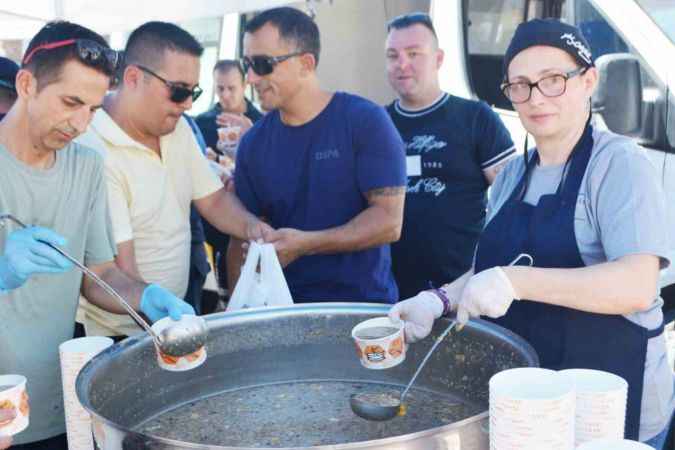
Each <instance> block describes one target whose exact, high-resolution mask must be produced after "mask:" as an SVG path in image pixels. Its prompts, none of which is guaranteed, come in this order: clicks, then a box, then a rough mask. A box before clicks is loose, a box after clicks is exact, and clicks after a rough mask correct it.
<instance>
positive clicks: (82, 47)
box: [23, 39, 121, 75]
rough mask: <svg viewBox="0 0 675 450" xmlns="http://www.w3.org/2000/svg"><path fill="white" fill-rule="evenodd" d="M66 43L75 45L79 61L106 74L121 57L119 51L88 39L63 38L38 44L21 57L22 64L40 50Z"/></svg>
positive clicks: (65, 44) (110, 72)
mask: <svg viewBox="0 0 675 450" xmlns="http://www.w3.org/2000/svg"><path fill="white" fill-rule="evenodd" d="M68 45H74V46H75V47H76V54H77V56H78V58H79V60H80V61H81V62H83V63H84V64H86V65H88V66H91V67H97V68H101V69H103V71H104V72H105V73H107V74H108V75H112V74H114V73H115V71H116V70H117V67H118V66H119V63H120V59H121V58H120V54H119V52H116V51H115V50H112V49H110V48H107V47H104V46H102V45H101V44H99V43H98V42H95V41H92V40H90V39H65V40H63V41H56V42H49V43H46V44H40V45H38V46H37V47H35V48H34V49H33V50H31V51H30V53H28V54H27V55H26V57H25V58H24V59H23V65H24V66H25V65H26V64H28V63H29V62H30V61H31V59H33V56H35V54H36V53H37V52H39V51H41V50H53V49H55V48H61V47H66V46H68Z"/></svg>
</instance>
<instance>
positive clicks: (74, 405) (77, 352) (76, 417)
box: [59, 336, 113, 450]
mask: <svg viewBox="0 0 675 450" xmlns="http://www.w3.org/2000/svg"><path fill="white" fill-rule="evenodd" d="M111 345H113V340H112V339H110V338H109V337H105V336H87V337H81V338H77V339H70V340H68V341H66V342H63V343H62V344H61V345H59V359H60V362H61V381H62V383H63V411H64V413H65V416H66V433H67V435H68V449H69V450H93V449H94V442H93V439H92V436H91V416H90V415H89V413H88V412H87V410H86V409H84V407H83V406H82V404H81V403H80V401H79V399H78V398H77V393H76V391H75V380H76V379H77V375H78V374H79V373H80V370H82V367H84V365H85V364H87V362H89V361H90V360H91V359H92V358H93V357H94V356H96V355H98V354H99V353H100V352H102V351H103V350H105V349H106V348H108V347H110V346H111Z"/></svg>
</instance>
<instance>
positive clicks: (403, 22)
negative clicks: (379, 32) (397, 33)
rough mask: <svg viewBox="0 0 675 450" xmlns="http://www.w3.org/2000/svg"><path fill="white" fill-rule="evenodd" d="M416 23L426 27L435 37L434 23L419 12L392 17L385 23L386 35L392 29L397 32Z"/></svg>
mask: <svg viewBox="0 0 675 450" xmlns="http://www.w3.org/2000/svg"><path fill="white" fill-rule="evenodd" d="M418 23H419V24H421V25H424V26H425V27H427V28H428V29H429V30H431V32H432V33H433V34H434V36H436V30H435V29H434V23H433V22H432V20H431V17H430V16H429V14H426V13H420V12H417V13H410V14H403V15H400V16H397V17H394V18H393V19H391V20H390V21H389V23H387V33H388V32H390V31H391V30H392V29H394V30H398V29H401V28H408V27H411V26H413V25H415V24H418Z"/></svg>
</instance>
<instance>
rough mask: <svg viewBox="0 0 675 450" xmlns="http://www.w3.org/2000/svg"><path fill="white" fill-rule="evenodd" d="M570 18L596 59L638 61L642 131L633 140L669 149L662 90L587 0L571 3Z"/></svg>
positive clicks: (648, 145)
mask: <svg viewBox="0 0 675 450" xmlns="http://www.w3.org/2000/svg"><path fill="white" fill-rule="evenodd" d="M567 17H569V16H567ZM573 17H574V22H575V23H576V24H577V26H578V27H579V28H580V29H581V31H582V32H583V33H584V36H586V39H587V40H588V43H589V45H590V46H591V51H592V52H593V56H594V57H595V58H596V59H597V58H598V57H600V56H602V55H607V54H612V53H630V54H632V55H633V56H635V57H636V58H638V61H640V65H641V67H642V70H641V76H642V127H641V130H640V131H639V132H638V133H637V135H635V136H634V137H635V138H637V139H638V141H639V142H640V144H642V145H644V146H646V147H650V148H654V149H667V148H669V147H670V145H669V144H668V136H667V134H666V129H667V127H666V123H667V116H668V113H669V111H668V110H669V106H670V107H672V104H671V105H669V103H668V97H667V92H666V89H665V86H663V85H662V84H661V83H657V82H656V81H655V79H654V78H653V77H652V76H651V75H650V74H649V73H648V72H647V71H646V70H645V65H644V63H643V62H642V61H641V60H640V57H639V55H638V54H637V53H636V52H635V50H634V49H632V48H631V47H630V46H629V45H627V44H626V43H625V42H624V40H623V39H622V38H621V36H620V35H619V33H617V32H616V31H615V30H614V29H613V28H612V26H611V25H610V24H609V23H608V22H607V21H606V20H605V19H604V18H603V17H602V15H600V13H599V12H598V11H597V10H596V9H595V7H594V6H593V5H592V4H591V3H590V1H589V0H577V1H575V2H574V12H573ZM671 113H672V112H671Z"/></svg>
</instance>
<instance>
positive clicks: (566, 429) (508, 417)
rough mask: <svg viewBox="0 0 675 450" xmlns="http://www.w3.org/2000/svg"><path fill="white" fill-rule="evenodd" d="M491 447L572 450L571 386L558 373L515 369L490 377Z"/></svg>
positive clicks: (571, 384) (500, 448)
mask: <svg viewBox="0 0 675 450" xmlns="http://www.w3.org/2000/svg"><path fill="white" fill-rule="evenodd" d="M489 387H490V448H491V449H492V450H510V449H523V450H525V449H527V450H529V449H533V450H535V449H536V450H541V449H547V450H572V449H573V448H574V402H575V395H574V385H573V383H571V382H570V381H569V380H567V379H565V378H563V377H560V376H559V375H558V373H557V372H555V371H552V370H547V369H540V368H534V367H532V368H529V367H528V368H517V369H510V370H505V371H503V372H500V373H498V374H496V375H494V376H492V378H491V379H490V382H489Z"/></svg>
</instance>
